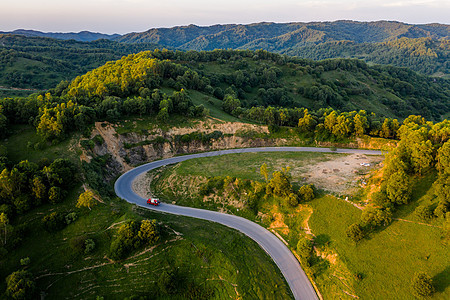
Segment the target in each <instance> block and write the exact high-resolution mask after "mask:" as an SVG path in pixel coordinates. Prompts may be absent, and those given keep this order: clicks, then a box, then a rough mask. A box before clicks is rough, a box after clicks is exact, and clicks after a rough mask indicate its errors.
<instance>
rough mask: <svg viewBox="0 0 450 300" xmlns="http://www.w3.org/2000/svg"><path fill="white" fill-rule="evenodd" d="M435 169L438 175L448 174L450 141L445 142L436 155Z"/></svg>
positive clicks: (449, 172)
mask: <svg viewBox="0 0 450 300" xmlns="http://www.w3.org/2000/svg"><path fill="white" fill-rule="evenodd" d="M436 158H437V161H438V162H437V169H438V170H439V172H440V173H444V174H450V140H449V141H447V142H445V143H444V144H443V145H442V147H441V148H439V150H438V153H437V157H436Z"/></svg>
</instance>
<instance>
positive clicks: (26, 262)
mask: <svg viewBox="0 0 450 300" xmlns="http://www.w3.org/2000/svg"><path fill="white" fill-rule="evenodd" d="M30 262H31V259H30V258H29V257H25V258H21V259H20V265H22V266H28V265H29V264H30Z"/></svg>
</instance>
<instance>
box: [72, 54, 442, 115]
mask: <svg viewBox="0 0 450 300" xmlns="http://www.w3.org/2000/svg"><path fill="white" fill-rule="evenodd" d="M161 87H170V88H173V89H175V90H180V89H182V88H184V89H188V90H197V91H200V92H202V93H205V94H209V95H212V96H214V97H216V98H219V99H220V100H222V99H223V98H224V97H225V95H226V94H229V95H232V96H233V97H235V98H238V99H239V104H238V106H241V107H242V108H250V107H255V106H263V107H267V106H278V107H291V108H293V107H306V108H309V109H314V110H317V109H320V108H324V107H332V108H334V109H340V110H343V111H352V110H367V111H370V112H375V113H377V114H379V115H382V116H389V117H397V118H402V117H406V116H408V115H410V114H422V115H424V116H425V117H427V118H429V119H430V118H433V119H439V118H440V117H441V116H442V115H444V114H446V113H447V112H448V111H449V101H450V82H449V81H448V80H444V79H436V78H430V77H426V76H422V75H418V74H416V73H414V72H412V71H410V70H407V69H402V68H395V67H381V66H369V65H367V64H365V63H364V62H362V61H358V60H349V59H334V60H324V61H319V62H314V61H309V60H303V59H297V58H292V57H288V56H282V55H277V54H272V53H269V52H265V51H249V50H246V51H233V50H216V51H211V52H194V51H188V52H179V51H177V52H172V51H155V52H143V53H140V54H136V55H131V56H128V57H126V58H123V59H121V60H119V61H117V62H110V63H108V64H107V65H105V66H102V67H100V68H98V69H96V70H94V71H92V72H90V73H87V74H86V75H83V76H80V77H77V78H76V79H75V80H74V81H72V83H71V84H70V86H69V88H68V92H67V93H68V95H70V96H75V97H81V98H83V97H89V99H91V100H89V101H92V97H94V98H97V99H104V98H105V96H107V95H108V96H118V97H121V98H123V97H128V96H134V95H141V96H142V95H143V94H142V93H144V92H143V89H145V88H148V89H153V88H161ZM96 101H97V102H98V101H99V100H96ZM229 112H232V110H230V111H229ZM235 113H236V114H239V112H235Z"/></svg>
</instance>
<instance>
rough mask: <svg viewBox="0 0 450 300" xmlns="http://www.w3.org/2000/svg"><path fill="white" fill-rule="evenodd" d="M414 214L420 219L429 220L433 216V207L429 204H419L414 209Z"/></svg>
mask: <svg viewBox="0 0 450 300" xmlns="http://www.w3.org/2000/svg"><path fill="white" fill-rule="evenodd" d="M414 214H415V215H416V216H417V217H418V218H419V219H420V220H422V221H429V220H430V219H431V218H432V217H433V209H432V206H430V205H421V206H418V207H417V208H416V209H415V210H414Z"/></svg>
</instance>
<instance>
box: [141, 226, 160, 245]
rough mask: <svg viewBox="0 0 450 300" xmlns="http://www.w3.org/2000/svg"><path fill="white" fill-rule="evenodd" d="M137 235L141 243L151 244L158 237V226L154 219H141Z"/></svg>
mask: <svg viewBox="0 0 450 300" xmlns="http://www.w3.org/2000/svg"><path fill="white" fill-rule="evenodd" d="M138 237H139V239H141V241H142V243H143V244H153V243H156V242H157V241H158V239H159V233H158V228H157V224H156V220H151V221H150V220H143V221H142V222H141V228H140V229H139V232H138Z"/></svg>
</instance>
